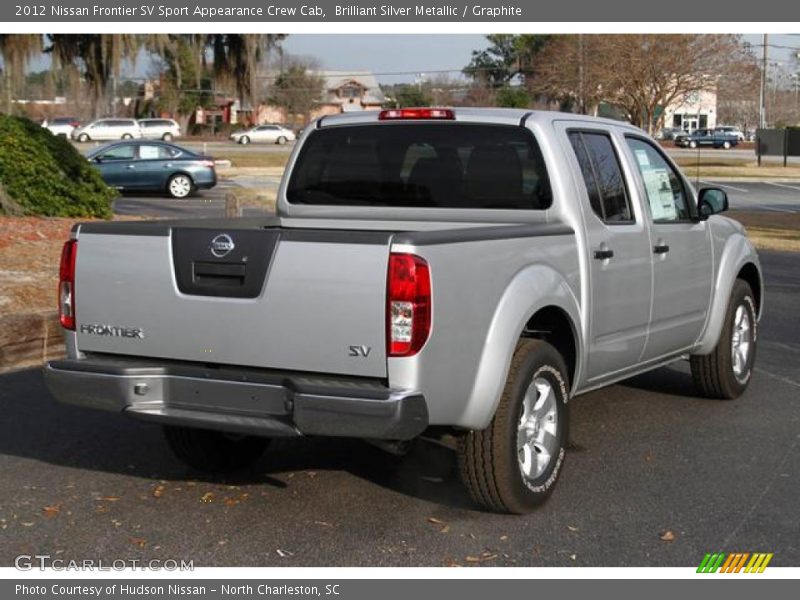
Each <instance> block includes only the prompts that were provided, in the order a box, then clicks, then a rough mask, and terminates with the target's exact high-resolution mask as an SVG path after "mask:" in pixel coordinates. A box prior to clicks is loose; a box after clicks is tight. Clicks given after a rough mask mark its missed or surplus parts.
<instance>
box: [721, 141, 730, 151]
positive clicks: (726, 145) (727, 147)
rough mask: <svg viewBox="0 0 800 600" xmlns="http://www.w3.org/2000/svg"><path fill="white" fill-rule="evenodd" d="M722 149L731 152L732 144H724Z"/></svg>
mask: <svg viewBox="0 0 800 600" xmlns="http://www.w3.org/2000/svg"><path fill="white" fill-rule="evenodd" d="M722 147H723V148H725V150H730V148H731V143H730V142H723V143H722Z"/></svg>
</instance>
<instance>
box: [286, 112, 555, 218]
mask: <svg viewBox="0 0 800 600" xmlns="http://www.w3.org/2000/svg"><path fill="white" fill-rule="evenodd" d="M287 198H288V200H289V202H291V203H294V204H327V205H346V206H356V205H364V206H387V207H421V208H426V207H428V208H441V207H445V208H494V209H520V210H543V209H546V208H549V206H550V205H551V203H552V194H551V191H550V182H549V180H548V177H547V171H546V169H545V166H544V160H543V159H542V154H541V151H540V150H539V145H538V144H537V143H536V139H535V138H534V136H533V134H532V133H531V132H530V131H529V130H527V129H525V128H523V127H518V126H503V125H479V124H474V125H473V124H461V123H458V124H457V123H425V124H420V123H414V124H411V123H403V124H400V123H386V124H381V125H360V126H354V127H330V128H323V129H320V130H317V131H315V132H313V133H312V134H311V135H310V136H309V137H308V140H307V141H306V143H305V145H304V147H303V149H302V150H301V152H300V156H299V157H298V159H297V163H296V165H295V167H294V171H293V174H292V178H291V180H290V181H289V186H288V189H287Z"/></svg>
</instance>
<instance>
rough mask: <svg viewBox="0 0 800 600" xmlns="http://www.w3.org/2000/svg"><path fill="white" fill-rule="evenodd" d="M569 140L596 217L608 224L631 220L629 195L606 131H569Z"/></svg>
mask: <svg viewBox="0 0 800 600" xmlns="http://www.w3.org/2000/svg"><path fill="white" fill-rule="evenodd" d="M569 141H570V143H571V144H572V148H573V150H574V151H575V157H576V158H577V159H578V164H579V165H580V169H581V174H582V175H583V182H584V183H585V184H586V191H587V192H588V194H589V204H590V205H591V207H592V210H593V211H594V213H595V214H596V215H597V217H598V218H599V219H600V220H601V221H603V222H604V223H607V224H609V225H614V224H623V223H632V222H633V220H634V219H633V211H632V210H631V203H630V198H629V197H628V191H627V189H626V188H625V178H624V177H623V175H622V169H621V168H620V165H619V159H618V158H617V153H616V152H615V151H614V146H613V145H612V143H611V138H610V137H609V136H608V135H607V134H605V133H598V132H588V131H572V132H570V133H569Z"/></svg>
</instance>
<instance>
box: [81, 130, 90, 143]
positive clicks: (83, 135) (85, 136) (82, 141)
mask: <svg viewBox="0 0 800 600" xmlns="http://www.w3.org/2000/svg"><path fill="white" fill-rule="evenodd" d="M78 141H79V142H81V143H83V144H85V143H86V142H88V141H89V135H88V134H86V133H82V134H80V135H79V136H78Z"/></svg>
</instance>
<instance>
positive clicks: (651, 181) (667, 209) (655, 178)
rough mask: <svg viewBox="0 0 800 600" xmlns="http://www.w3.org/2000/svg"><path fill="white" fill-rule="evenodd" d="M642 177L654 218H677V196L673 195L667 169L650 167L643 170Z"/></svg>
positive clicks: (656, 219)
mask: <svg viewBox="0 0 800 600" xmlns="http://www.w3.org/2000/svg"><path fill="white" fill-rule="evenodd" d="M642 177H643V179H644V187H645V189H646V190H647V199H648V201H649V203H650V212H651V213H652V215H653V220H654V221H674V220H675V219H677V218H678V211H677V209H676V208H675V198H674V197H673V195H672V186H670V183H669V173H668V172H667V170H666V169H648V170H646V171H642Z"/></svg>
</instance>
